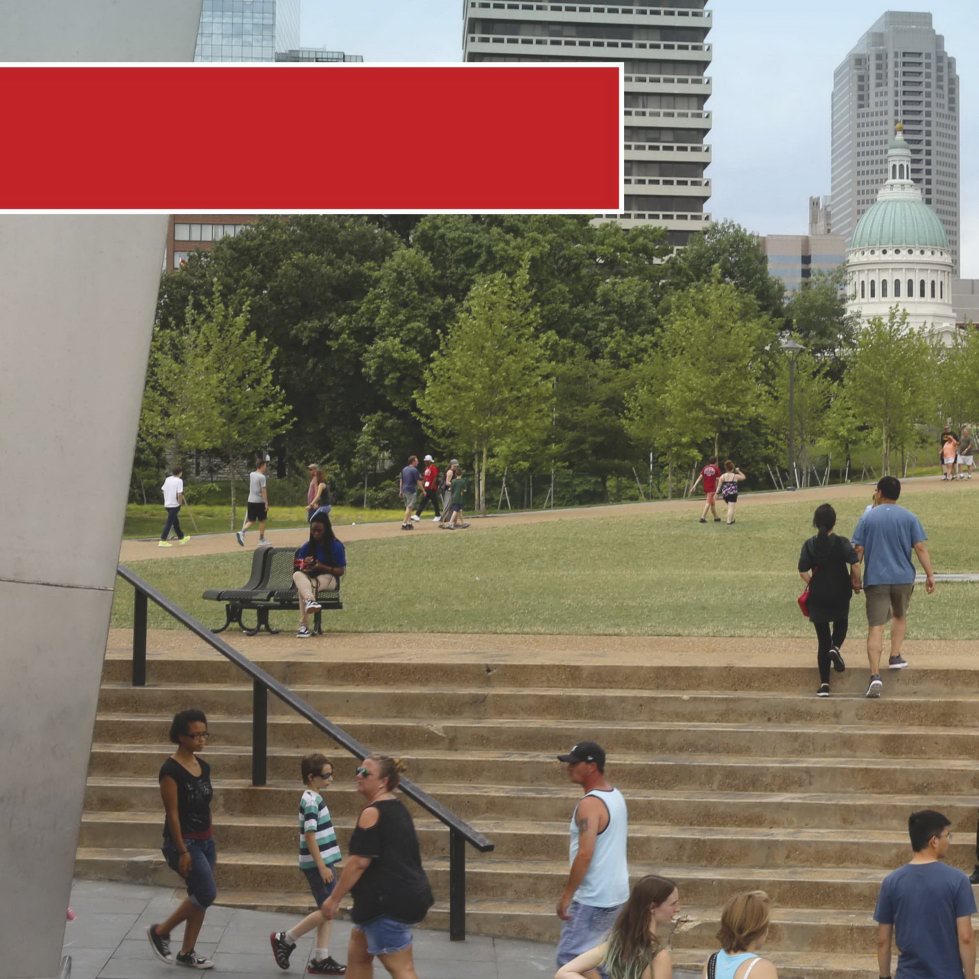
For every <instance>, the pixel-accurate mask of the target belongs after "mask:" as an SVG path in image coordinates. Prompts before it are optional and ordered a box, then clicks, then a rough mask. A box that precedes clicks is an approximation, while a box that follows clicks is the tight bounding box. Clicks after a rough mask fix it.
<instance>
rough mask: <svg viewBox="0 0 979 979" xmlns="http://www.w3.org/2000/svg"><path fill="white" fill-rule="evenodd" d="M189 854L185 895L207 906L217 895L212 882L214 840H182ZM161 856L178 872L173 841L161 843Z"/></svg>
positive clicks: (178, 853) (215, 851)
mask: <svg viewBox="0 0 979 979" xmlns="http://www.w3.org/2000/svg"><path fill="white" fill-rule="evenodd" d="M184 846H185V847H187V852H188V853H189V854H190V873H189V874H188V875H187V895H188V896H189V897H190V899H191V900H192V901H193V902H194V904H196V905H198V906H199V907H202V908H209V907H210V906H211V905H212V904H213V903H214V899H215V898H216V897H217V896H218V888H217V884H215V883H214V865H215V864H216V863H217V859H218V855H217V849H216V848H215V846H214V840H213V839H210V840H184ZM163 856H164V859H165V860H166V862H167V866H168V867H169V868H170V869H171V870H173V871H175V872H176V873H178V874H179V873H180V870H179V867H180V852H179V851H178V850H177V848H176V847H175V846H174V845H173V843H169V842H168V843H164V844H163Z"/></svg>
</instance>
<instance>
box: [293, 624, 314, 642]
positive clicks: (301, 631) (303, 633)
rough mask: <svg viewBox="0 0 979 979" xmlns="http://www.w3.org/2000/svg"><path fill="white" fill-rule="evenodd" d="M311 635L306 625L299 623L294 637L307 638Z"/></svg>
mask: <svg viewBox="0 0 979 979" xmlns="http://www.w3.org/2000/svg"><path fill="white" fill-rule="evenodd" d="M311 635H312V633H311V632H310V631H309V629H308V628H307V627H306V626H304V625H301V626H300V627H299V628H298V629H297V630H296V638H297V639H308V638H309V637H310V636H311Z"/></svg>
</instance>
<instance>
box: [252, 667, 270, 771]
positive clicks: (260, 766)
mask: <svg viewBox="0 0 979 979" xmlns="http://www.w3.org/2000/svg"><path fill="white" fill-rule="evenodd" d="M252 683H253V688H252V785H265V782H266V776H267V774H268V747H269V726H268V719H269V688H268V687H266V686H265V684H264V683H262V681H261V680H258V679H256V680H253V681H252Z"/></svg>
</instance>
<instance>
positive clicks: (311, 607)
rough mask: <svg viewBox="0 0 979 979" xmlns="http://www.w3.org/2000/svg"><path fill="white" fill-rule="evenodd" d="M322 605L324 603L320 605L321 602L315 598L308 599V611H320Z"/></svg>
mask: <svg viewBox="0 0 979 979" xmlns="http://www.w3.org/2000/svg"><path fill="white" fill-rule="evenodd" d="M322 607H323V606H322V605H320V603H319V602H317V601H316V599H315V598H311V599H310V600H309V601H308V602H307V603H306V611H307V612H318V611H319V610H320V609H321V608H322Z"/></svg>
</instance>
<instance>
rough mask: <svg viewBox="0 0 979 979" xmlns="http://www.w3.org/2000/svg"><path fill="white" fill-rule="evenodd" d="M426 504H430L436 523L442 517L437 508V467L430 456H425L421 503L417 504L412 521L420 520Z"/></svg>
mask: <svg viewBox="0 0 979 979" xmlns="http://www.w3.org/2000/svg"><path fill="white" fill-rule="evenodd" d="M427 503H431V504H432V509H433V510H434V511H435V516H434V517H432V521H433V522H434V523H438V522H439V520H440V519H441V517H442V508H441V507H440V506H439V467H438V466H436V465H435V460H434V459H433V458H432V457H431V456H425V471H424V472H423V473H422V501H421V503H419V504H418V509H417V510H416V511H415V516H414V517H412V518H411V519H412V520H421V516H422V511H423V510H424V509H425V505H426V504H427Z"/></svg>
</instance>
